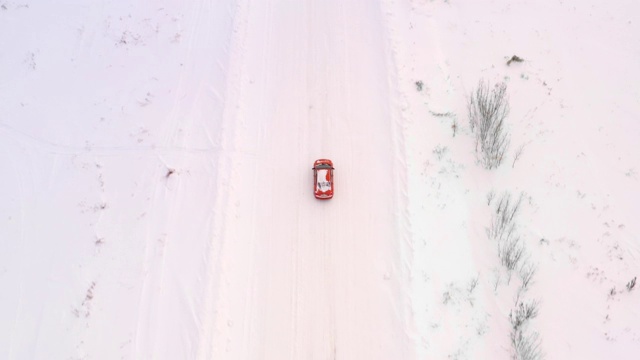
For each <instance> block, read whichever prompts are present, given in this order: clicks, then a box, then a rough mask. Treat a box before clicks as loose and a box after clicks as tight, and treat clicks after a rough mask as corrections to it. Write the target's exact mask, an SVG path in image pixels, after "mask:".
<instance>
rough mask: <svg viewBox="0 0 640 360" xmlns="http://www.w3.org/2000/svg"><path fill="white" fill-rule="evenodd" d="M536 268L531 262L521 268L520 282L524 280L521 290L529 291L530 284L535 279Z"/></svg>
mask: <svg viewBox="0 0 640 360" xmlns="http://www.w3.org/2000/svg"><path fill="white" fill-rule="evenodd" d="M536 270H537V269H536V266H535V265H533V264H532V263H530V262H528V261H527V262H525V263H523V264H522V265H521V266H520V269H519V271H518V272H519V274H520V280H522V284H521V285H520V289H521V290H527V289H528V288H529V284H530V283H531V280H532V279H533V275H535V274H536Z"/></svg>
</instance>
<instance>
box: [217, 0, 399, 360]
mask: <svg viewBox="0 0 640 360" xmlns="http://www.w3.org/2000/svg"><path fill="white" fill-rule="evenodd" d="M354 14H355V15H354ZM237 16H238V18H237V19H236V23H237V24H238V31H237V32H236V33H235V34H234V41H233V43H234V44H233V46H235V48H234V51H233V56H234V58H233V59H232V62H233V64H234V66H237V67H236V68H234V71H233V72H232V74H233V78H230V85H229V86H230V89H229V90H231V91H233V94H232V96H231V97H229V98H228V99H227V104H226V109H229V113H227V114H225V118H224V121H225V123H224V126H225V131H228V133H226V135H225V139H224V141H225V143H224V144H223V146H224V150H225V152H226V156H225V158H224V159H222V167H221V169H223V173H224V174H228V175H227V177H225V179H224V181H222V182H221V185H222V186H223V187H225V188H227V189H228V193H227V194H226V195H225V200H224V202H222V203H220V204H219V205H220V206H221V208H220V209H219V211H220V213H223V214H224V219H223V221H222V223H221V224H219V231H220V233H219V237H218V238H219V239H221V241H223V244H220V246H221V250H220V251H219V252H217V256H218V257H219V258H216V260H215V261H214V262H213V263H212V264H216V263H218V262H220V263H221V264H222V265H220V269H219V271H218V270H216V271H215V272H216V273H217V274H218V275H217V276H219V277H220V278H219V280H218V281H219V291H220V292H219V293H218V294H217V299H218V300H217V301H218V303H217V308H216V311H217V313H216V316H213V317H212V319H214V321H215V324H212V325H214V326H215V327H214V330H213V339H214V340H213V343H212V349H211V351H212V353H213V355H214V356H213V358H234V359H249V358H267V359H285V358H290V359H328V358H345V359H355V358H363V359H365V358H366V359H390V358H397V357H398V356H400V358H410V357H411V356H410V347H409V346H407V341H408V337H407V327H408V326H409V325H408V323H407V322H406V321H405V315H406V312H407V310H408V309H407V307H406V305H407V303H406V302H405V301H406V299H403V298H402V296H403V294H405V293H404V292H403V291H400V290H401V287H402V283H401V279H400V274H401V272H402V269H401V264H400V256H399V255H400V254H399V251H400V249H401V248H402V244H400V243H399V242H400V241H401V239H402V236H399V234H398V233H399V232H400V231H402V230H403V229H401V228H400V226H399V223H398V221H397V220H396V219H397V216H396V215H397V214H398V209H399V208H400V207H401V206H402V204H399V203H398V202H397V199H398V198H400V197H398V196H397V194H398V192H399V189H400V188H401V187H402V185H403V184H401V183H398V182H399V181H401V179H400V178H399V177H398V176H397V174H398V161H400V160H401V159H399V158H398V155H397V154H398V153H399V148H398V142H400V141H402V139H401V138H399V132H398V131H397V129H396V123H394V115H393V114H392V110H391V108H392V106H391V105H392V104H391V101H392V100H393V98H392V94H391V91H390V90H389V86H390V84H389V82H390V81H393V78H392V77H391V76H390V74H389V66H388V62H389V56H390V54H389V49H387V48H386V43H385V41H384V39H385V24H384V22H383V21H382V20H383V18H382V14H381V8H380V6H375V5H372V4H369V3H365V2H343V1H324V2H312V1H309V2H292V3H289V2H287V3H283V2H272V1H264V2H251V3H248V4H246V6H244V7H243V8H241V10H240V11H239V12H238V15H237ZM323 157H326V158H330V159H332V160H333V161H334V163H335V166H336V171H335V177H336V195H335V198H334V199H333V200H331V201H318V200H316V199H314V198H313V196H312V192H311V190H312V183H313V180H312V177H311V175H312V172H311V169H310V168H311V165H312V162H313V160H315V159H316V158H323ZM240 259H241V261H240ZM207 334H208V333H207ZM207 354H208V353H207Z"/></svg>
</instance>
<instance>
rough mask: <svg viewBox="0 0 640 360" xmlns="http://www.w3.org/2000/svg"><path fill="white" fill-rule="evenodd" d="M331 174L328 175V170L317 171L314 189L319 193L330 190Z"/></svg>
mask: <svg viewBox="0 0 640 360" xmlns="http://www.w3.org/2000/svg"><path fill="white" fill-rule="evenodd" d="M330 180H331V174H329V170H323V169H320V170H318V177H317V181H316V187H317V188H318V190H320V191H328V190H331V181H330Z"/></svg>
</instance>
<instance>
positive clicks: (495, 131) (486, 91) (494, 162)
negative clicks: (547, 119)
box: [467, 80, 510, 169]
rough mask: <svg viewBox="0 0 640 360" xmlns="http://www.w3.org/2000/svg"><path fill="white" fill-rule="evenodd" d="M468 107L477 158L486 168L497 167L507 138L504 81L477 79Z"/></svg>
mask: <svg viewBox="0 0 640 360" xmlns="http://www.w3.org/2000/svg"><path fill="white" fill-rule="evenodd" d="M467 108H468V112H469V123H470V126H471V131H472V132H474V133H475V136H476V153H477V152H478V151H480V153H481V156H480V159H479V160H480V161H481V163H482V165H483V166H484V167H485V168H486V169H493V168H497V167H498V166H500V164H501V163H502V160H503V159H504V154H505V152H506V151H507V149H508V148H509V142H510V140H509V139H510V135H509V132H508V130H507V129H506V127H505V122H504V120H505V119H506V117H507V115H508V114H509V101H508V98H507V85H506V84H505V83H503V82H501V83H498V84H496V85H494V86H490V85H489V83H487V82H485V81H483V80H480V82H479V83H478V88H477V89H476V90H475V91H474V92H472V93H471V97H470V98H469V104H468V106H467Z"/></svg>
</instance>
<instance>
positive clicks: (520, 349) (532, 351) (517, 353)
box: [511, 330, 542, 360]
mask: <svg viewBox="0 0 640 360" xmlns="http://www.w3.org/2000/svg"><path fill="white" fill-rule="evenodd" d="M540 344H541V342H540V336H539V335H538V333H537V332H531V333H525V332H524V331H522V330H519V331H512V332H511V345H512V346H513V352H514V353H513V356H512V359H514V360H539V359H542V351H541V350H540Z"/></svg>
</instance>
